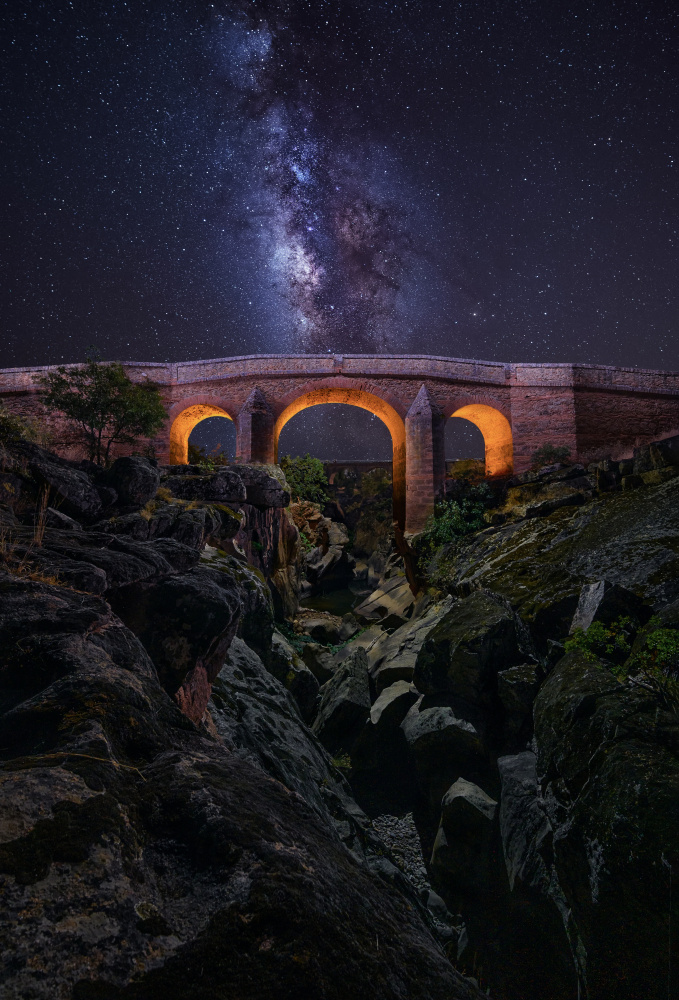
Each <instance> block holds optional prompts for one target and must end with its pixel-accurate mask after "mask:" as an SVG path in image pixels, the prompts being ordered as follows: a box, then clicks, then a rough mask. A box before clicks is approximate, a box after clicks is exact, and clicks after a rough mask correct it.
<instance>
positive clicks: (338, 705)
mask: <svg viewBox="0 0 679 1000" xmlns="http://www.w3.org/2000/svg"><path fill="white" fill-rule="evenodd" d="M369 713H370V688H369V684H368V660H367V657H366V655H365V652H364V651H363V650H362V649H361V648H360V647H358V648H357V649H356V650H355V651H354V652H353V653H352V655H351V656H349V657H347V658H346V659H345V660H344V661H343V662H342V663H341V664H340V666H339V667H338V668H337V670H336V671H335V673H334V674H333V676H332V677H331V679H330V680H329V681H327V682H326V683H325V684H324V685H323V687H322V688H321V702H320V705H319V708H318V714H317V716H316V719H315V720H314V724H313V726H312V729H313V731H314V733H316V735H317V736H318V738H319V740H320V741H321V743H322V744H323V746H324V747H326V749H328V750H330V751H331V752H332V753H337V752H340V751H345V752H348V751H350V750H351V748H352V746H353V744H354V743H355V741H356V738H357V736H358V734H359V732H360V730H361V728H362V727H363V725H364V723H365V720H366V719H367V717H368V715H369Z"/></svg>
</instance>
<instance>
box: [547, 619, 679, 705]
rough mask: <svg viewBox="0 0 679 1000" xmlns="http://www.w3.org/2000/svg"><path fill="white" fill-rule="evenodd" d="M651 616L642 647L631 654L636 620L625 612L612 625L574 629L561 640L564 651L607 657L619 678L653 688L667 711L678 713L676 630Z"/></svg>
mask: <svg viewBox="0 0 679 1000" xmlns="http://www.w3.org/2000/svg"><path fill="white" fill-rule="evenodd" d="M659 625H660V620H659V619H658V618H655V617H654V618H651V619H650V621H649V623H648V627H650V628H651V631H650V632H648V633H647V634H646V635H645V636H644V642H643V648H642V649H641V650H640V651H639V652H636V653H633V654H632V655H630V649H631V640H632V637H633V634H634V632H635V631H636V628H637V623H636V622H635V621H634V620H633V619H631V618H628V617H626V616H623V617H621V618H618V619H617V620H616V621H614V622H613V623H612V624H611V625H605V624H604V623H603V622H592V624H591V625H590V626H589V628H588V629H586V630H583V629H576V630H575V631H574V633H573V635H571V636H569V638H568V639H566V642H565V643H564V647H565V650H566V652H567V653H568V652H571V651H573V650H575V649H579V650H581V651H583V652H584V653H585V655H586V656H590V657H592V659H594V657H596V656H598V657H601V658H602V659H606V660H609V661H610V663H611V669H612V671H613V673H614V674H615V676H616V677H617V678H618V680H621V681H629V682H630V683H632V684H634V685H636V686H637V687H643V688H645V689H646V690H648V691H652V692H653V693H654V694H655V695H657V696H658V698H660V700H661V701H662V703H663V704H664V705H665V707H666V708H668V709H669V710H670V711H672V712H674V713H675V714H679V677H678V675H679V631H677V629H671V628H660V627H658V626H659Z"/></svg>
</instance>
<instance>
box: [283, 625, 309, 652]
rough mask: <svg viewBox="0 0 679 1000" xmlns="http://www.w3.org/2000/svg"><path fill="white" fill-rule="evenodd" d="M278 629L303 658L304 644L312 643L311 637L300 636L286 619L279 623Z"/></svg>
mask: <svg viewBox="0 0 679 1000" xmlns="http://www.w3.org/2000/svg"><path fill="white" fill-rule="evenodd" d="M276 628H277V629H278V631H279V632H280V633H281V635H282V636H283V637H284V638H285V639H286V640H287V642H288V644H289V645H290V646H292V648H293V649H294V651H295V652H296V653H297V654H298V655H300V656H301V655H302V649H303V648H304V644H305V643H306V642H310V641H311V640H310V638H309V636H308V635H299V634H298V633H297V632H295V630H294V628H293V627H292V625H291V624H290V622H288V621H285V619H284V620H283V621H281V622H277V623H276Z"/></svg>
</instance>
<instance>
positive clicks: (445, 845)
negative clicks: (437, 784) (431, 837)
mask: <svg viewBox="0 0 679 1000" xmlns="http://www.w3.org/2000/svg"><path fill="white" fill-rule="evenodd" d="M496 814H497V802H496V801H495V799H493V798H491V797H490V795H487V794H486V792H484V791H483V789H482V788H479V786H478V785H475V784H474V783H473V782H471V781H467V780H466V779H465V778H458V779H457V781H455V782H454V784H452V785H451V786H450V788H449V789H448V790H447V792H446V793H445V795H444V796H443V800H442V802H441V822H440V825H439V829H438V832H437V834H436V840H435V841H434V848H433V851H432V856H431V866H432V869H433V871H435V872H436V873H437V875H438V876H439V877H440V878H441V877H442V876H443V881H444V882H445V885H446V895H447V897H448V899H449V900H450V899H452V900H456V901H457V903H458V905H459V903H460V902H462V900H463V898H464V896H465V895H466V894H467V893H469V892H470V891H473V892H476V893H479V892H487V891H488V881H489V878H490V877H491V875H492V868H493V866H492V864H491V863H490V862H489V853H490V850H491V842H492V836H493V832H494V824H495V819H496ZM444 873H445V875H444Z"/></svg>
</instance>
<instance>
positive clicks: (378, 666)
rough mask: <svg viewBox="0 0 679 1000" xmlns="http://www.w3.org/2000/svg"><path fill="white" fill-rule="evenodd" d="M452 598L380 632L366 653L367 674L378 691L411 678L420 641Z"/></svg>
mask: <svg viewBox="0 0 679 1000" xmlns="http://www.w3.org/2000/svg"><path fill="white" fill-rule="evenodd" d="M452 603H453V598H452V597H447V598H444V599H443V600H441V601H437V602H436V603H434V604H433V605H432V606H430V607H429V608H427V609H426V610H425V612H424V614H423V615H422V616H421V617H417V618H416V619H414V620H413V621H412V622H407V623H405V624H404V625H401V626H400V628H397V629H396V630H395V631H394V632H392V633H391V634H389V633H384V634H383V635H382V636H381V637H380V638H379V639H378V640H377V642H375V643H374V644H373V645H372V646H371V648H370V652H369V654H368V658H369V662H370V676H371V678H372V680H373V681H374V683H375V689H376V691H377V692H378V694H379V693H380V692H381V691H382V690H384V688H385V687H388V686H389V685H391V684H393V683H394V682H395V681H398V680H405V681H411V680H412V679H413V674H414V672H415V664H416V663H417V657H418V654H419V652H420V649H421V648H422V644H423V643H424V642H425V640H426V639H427V638H428V636H429V635H430V634H431V632H432V631H433V629H434V628H435V627H436V626H437V625H438V623H439V622H440V621H441V618H442V617H444V616H445V614H446V612H447V611H448V610H449V608H450V607H451V605H452Z"/></svg>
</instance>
